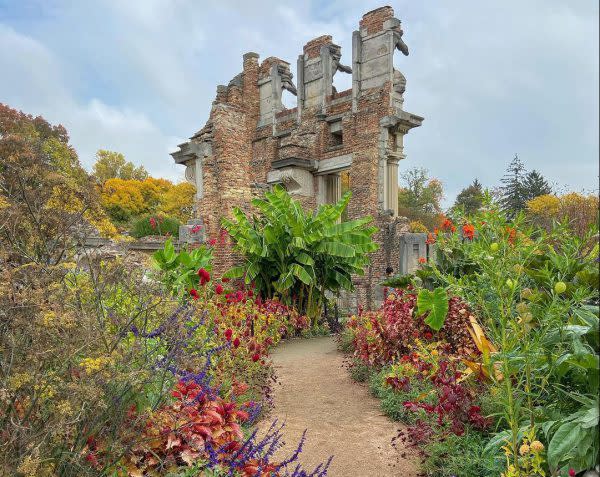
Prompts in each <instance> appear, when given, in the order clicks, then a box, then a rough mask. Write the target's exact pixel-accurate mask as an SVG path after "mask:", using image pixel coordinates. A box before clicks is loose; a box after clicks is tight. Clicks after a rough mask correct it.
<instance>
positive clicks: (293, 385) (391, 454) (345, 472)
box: [260, 337, 419, 477]
mask: <svg viewBox="0 0 600 477" xmlns="http://www.w3.org/2000/svg"><path fill="white" fill-rule="evenodd" d="M273 360H274V364H275V370H276V373H277V378H278V384H276V385H275V389H274V402H275V407H274V409H273V411H272V412H271V414H270V415H269V416H268V417H267V418H266V419H265V420H264V421H263V422H262V423H261V425H260V427H261V429H263V430H264V429H266V428H268V427H269V425H270V423H271V422H272V420H273V419H279V422H282V421H285V423H286V425H285V428H284V435H285V439H286V445H285V446H284V448H283V449H282V450H281V451H279V452H282V454H279V455H290V454H291V453H292V452H293V451H294V450H295V448H296V446H297V443H298V441H299V440H300V438H301V436H302V432H303V431H304V430H305V429H306V430H307V434H306V442H305V444H304V449H303V451H302V453H301V454H300V462H301V463H302V464H303V465H304V466H306V467H307V468H308V469H313V468H314V467H315V466H316V465H317V464H318V463H320V462H323V461H325V460H327V458H328V457H329V456H331V455H333V456H334V458H333V462H332V464H331V467H330V471H329V473H328V474H327V475H328V476H330V477H396V476H397V477H417V476H418V475H419V473H418V470H417V469H418V466H417V458H416V457H415V452H414V451H412V450H410V449H404V448H402V445H403V444H402V442H401V441H400V440H397V441H396V448H394V447H392V439H393V438H394V437H395V436H396V435H397V434H398V430H399V425H398V424H396V423H394V422H392V421H390V420H389V419H388V418H387V417H386V416H384V415H383V414H382V413H381V411H380V409H379V402H378V401H377V400H376V399H375V398H374V397H372V396H371V395H370V393H369V390H368V388H367V387H366V386H365V385H361V384H358V383H355V382H354V381H353V380H352V379H351V377H350V374H349V372H348V370H347V369H346V367H345V366H344V355H343V354H342V353H341V352H339V351H338V350H337V345H336V343H335V341H334V339H333V338H331V337H323V338H313V339H302V340H300V339H298V340H291V341H288V342H287V343H284V344H283V345H282V346H281V347H279V348H278V349H277V350H276V351H275V353H274V355H273ZM276 457H277V454H276Z"/></svg>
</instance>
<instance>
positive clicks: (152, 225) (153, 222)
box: [150, 217, 156, 229]
mask: <svg viewBox="0 0 600 477" xmlns="http://www.w3.org/2000/svg"><path fill="white" fill-rule="evenodd" d="M150 227H152V228H153V229H155V228H156V219H155V218H154V217H150Z"/></svg>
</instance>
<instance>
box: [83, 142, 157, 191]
mask: <svg viewBox="0 0 600 477" xmlns="http://www.w3.org/2000/svg"><path fill="white" fill-rule="evenodd" d="M93 173H94V176H95V177H96V179H97V180H98V182H99V183H100V184H104V183H105V182H106V181H107V180H109V179H124V180H131V179H133V180H139V181H143V180H144V179H146V178H147V177H148V172H147V171H146V169H144V166H138V167H136V166H135V165H134V164H133V163H132V162H129V161H126V160H125V156H123V154H121V153H120V152H114V151H107V150H104V149H100V150H99V151H98V152H97V153H96V162H95V164H94V166H93Z"/></svg>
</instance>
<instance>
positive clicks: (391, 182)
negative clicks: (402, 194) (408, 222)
mask: <svg viewBox="0 0 600 477" xmlns="http://www.w3.org/2000/svg"><path fill="white" fill-rule="evenodd" d="M386 202H387V208H388V209H390V210H391V211H392V212H393V215H394V217H397V216H398V159H395V158H391V157H388V159H387V167H386Z"/></svg>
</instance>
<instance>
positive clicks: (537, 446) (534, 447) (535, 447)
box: [531, 441, 544, 454]
mask: <svg viewBox="0 0 600 477" xmlns="http://www.w3.org/2000/svg"><path fill="white" fill-rule="evenodd" d="M543 450H544V444H542V443H541V442H540V441H533V442H532V443H531V452H533V453H534V454H539V453H540V452H542V451H543Z"/></svg>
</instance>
